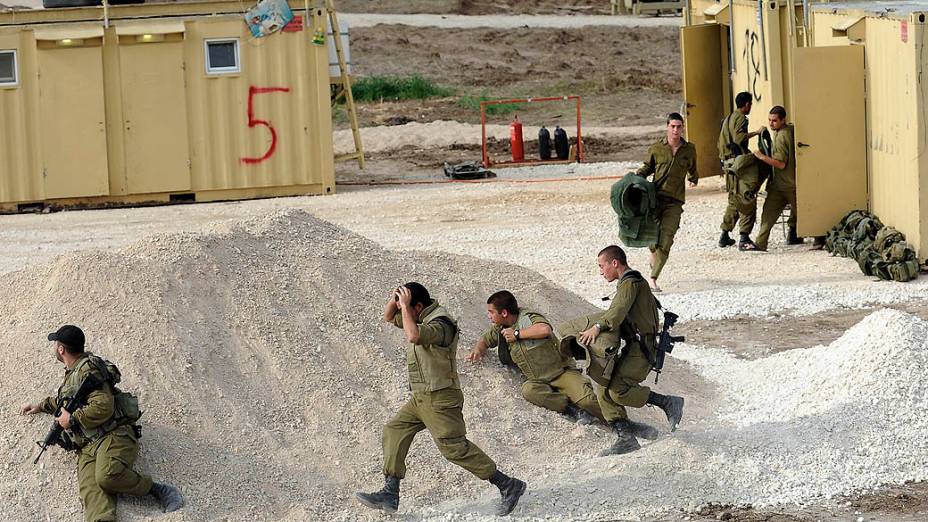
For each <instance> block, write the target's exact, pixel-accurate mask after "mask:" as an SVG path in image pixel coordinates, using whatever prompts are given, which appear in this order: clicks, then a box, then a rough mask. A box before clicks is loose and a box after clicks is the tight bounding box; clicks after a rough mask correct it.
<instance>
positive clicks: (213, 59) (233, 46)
mask: <svg viewBox="0 0 928 522" xmlns="http://www.w3.org/2000/svg"><path fill="white" fill-rule="evenodd" d="M241 70H242V68H241V65H240V64H239V52H238V38H230V39H225V40H206V74H228V73H237V72H241Z"/></svg>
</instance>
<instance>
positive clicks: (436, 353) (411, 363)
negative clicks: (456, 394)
mask: <svg viewBox="0 0 928 522" xmlns="http://www.w3.org/2000/svg"><path fill="white" fill-rule="evenodd" d="M422 312H423V313H424V314H425V315H424V316H422V317H420V319H419V324H423V325H425V324H429V323H430V322H432V321H435V320H436V319H442V320H445V321H448V322H449V323H451V324H452V325H454V338H452V339H451V343H450V344H449V345H448V346H438V345H434V344H430V345H427V346H422V345H419V344H412V343H410V345H409V348H407V349H406V365H407V370H408V373H409V388H410V389H411V390H412V391H413V392H432V391H437V390H443V389H445V388H454V389H458V390H459V389H461V382H460V378H459V377H458V368H457V359H456V358H457V350H458V325H457V322H456V321H455V320H454V319H452V318H451V316H450V315H448V312H446V311H445V309H444V308H442V307H441V306H440V305H439V304H438V303H437V302H434V303H433V304H432V305H430V306H429V307H428V308H426V309H425V310H423V311H422Z"/></svg>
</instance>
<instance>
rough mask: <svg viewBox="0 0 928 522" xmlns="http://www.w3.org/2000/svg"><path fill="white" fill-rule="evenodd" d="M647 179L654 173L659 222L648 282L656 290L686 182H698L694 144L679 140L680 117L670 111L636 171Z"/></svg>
mask: <svg viewBox="0 0 928 522" xmlns="http://www.w3.org/2000/svg"><path fill="white" fill-rule="evenodd" d="M636 174H638V175H639V176H641V177H643V178H647V177H648V176H654V178H653V181H654V184H655V185H656V186H657V208H656V209H655V212H654V215H655V216H656V217H657V220H658V221H659V222H660V228H659V232H658V236H657V243H656V244H654V245H651V246H650V247H649V249H650V250H651V277H650V279H648V285H650V287H651V290H652V291H654V292H660V288H659V287H658V286H657V278H658V277H660V275H661V271H662V270H663V269H664V265H665V264H667V258H668V257H669V256H670V247H671V246H673V238H674V236H676V234H677V230H679V228H680V218H681V217H682V216H683V203H684V202H685V201H686V185H687V183H686V182H687V180H689V186H690V188H692V187H695V186H696V184H697V183H699V174H697V172H696V146H695V145H693V144H692V143H689V142H687V141H686V140H685V139H683V116H681V115H680V114H679V113H676V112H672V113H670V115H669V116H668V117H667V136H666V137H664V138H661V140H660V141H658V142H657V143H655V144H653V145H651V147H650V148H649V149H648V157H647V159H645V160H644V163H643V164H642V165H641V167H640V168H639V169H638V171H637V172H636Z"/></svg>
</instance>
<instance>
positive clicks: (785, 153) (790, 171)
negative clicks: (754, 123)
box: [768, 125, 796, 191]
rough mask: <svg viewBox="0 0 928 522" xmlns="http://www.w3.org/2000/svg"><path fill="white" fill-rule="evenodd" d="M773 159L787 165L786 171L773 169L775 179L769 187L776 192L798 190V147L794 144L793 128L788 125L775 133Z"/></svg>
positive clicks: (769, 183)
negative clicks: (771, 186)
mask: <svg viewBox="0 0 928 522" xmlns="http://www.w3.org/2000/svg"><path fill="white" fill-rule="evenodd" d="M771 156H772V157H773V159H775V160H777V161H782V162H785V163H786V168H785V169H782V170H781V169H778V168H774V169H773V178H772V179H771V180H770V181H769V182H768V185H773V188H774V189H775V190H782V191H790V190H796V147H795V144H794V142H793V126H792V125H786V126H784V127H783V128H781V129H780V130H777V131H773V154H771Z"/></svg>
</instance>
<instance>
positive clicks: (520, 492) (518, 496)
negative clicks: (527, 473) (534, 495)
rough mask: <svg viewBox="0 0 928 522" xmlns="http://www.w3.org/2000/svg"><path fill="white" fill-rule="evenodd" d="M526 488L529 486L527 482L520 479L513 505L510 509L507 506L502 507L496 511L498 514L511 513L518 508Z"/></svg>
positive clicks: (502, 515) (501, 515)
mask: <svg viewBox="0 0 928 522" xmlns="http://www.w3.org/2000/svg"><path fill="white" fill-rule="evenodd" d="M516 480H518V479H516ZM526 488H527V486H526V484H525V482H522V481H521V480H519V483H518V484H517V489H516V492H515V496H516V499H515V501H513V503H512V507H510V508H509V510H508V511H507V510H506V509H505V508H503V507H500V509H499V510H497V511H496V516H500V517H504V516H506V515H508V514H509V513H512V512H513V511H514V510H515V509H516V506H517V505H519V499H521V498H522V495H524V494H525V490H526Z"/></svg>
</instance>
